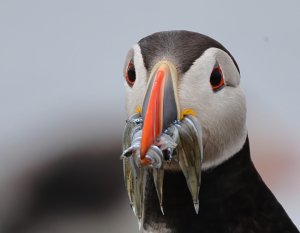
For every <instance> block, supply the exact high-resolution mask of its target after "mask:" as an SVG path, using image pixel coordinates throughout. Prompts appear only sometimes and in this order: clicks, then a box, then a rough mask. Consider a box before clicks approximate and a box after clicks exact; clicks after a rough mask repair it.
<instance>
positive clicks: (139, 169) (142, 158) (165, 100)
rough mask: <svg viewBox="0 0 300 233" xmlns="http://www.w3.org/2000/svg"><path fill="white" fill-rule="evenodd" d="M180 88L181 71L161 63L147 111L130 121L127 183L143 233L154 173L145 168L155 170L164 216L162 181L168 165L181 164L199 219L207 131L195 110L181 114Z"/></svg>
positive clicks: (125, 144)
mask: <svg viewBox="0 0 300 233" xmlns="http://www.w3.org/2000/svg"><path fill="white" fill-rule="evenodd" d="M177 83H178V73H177V70H176V67H175V66H174V65H173V64H172V63H171V62H169V61H166V60H164V61H160V62H159V63H157V64H156V65H155V66H154V67H153V69H152V70H151V73H150V75H149V79H148V84H147V88H146V93H145V96H144V100H143V106H142V110H141V111H140V112H138V113H136V114H134V115H133V116H130V117H129V118H128V119H127V121H126V126H125V130H124V134H123V153H122V155H121V158H122V159H123V171H124V181H125V186H126V189H127V192H128V196H129V200H130V205H131V207H132V209H133V211H134V213H135V215H136V216H137V218H138V220H139V225H140V227H141V220H142V217H143V216H142V215H143V206H144V192H145V177H146V176H147V175H148V173H149V169H146V168H152V175H153V180H154V184H155V187H156V191H157V195H158V199H159V205H160V208H161V211H162V213H163V214H164V210H163V179H164V171H165V169H168V166H170V163H167V161H169V162H171V163H177V164H178V165H179V167H180V168H181V170H182V172H183V174H184V176H185V178H186V182H187V186H188V188H189V190H190V193H191V195H192V199H193V202H194V208H195V211H196V213H198V209H199V200H198V199H199V198H198V196H199V190H200V181H201V162H202V159H203V143H202V127H201V125H200V122H199V121H198V119H197V118H196V117H195V114H194V112H193V111H192V110H190V109H189V110H182V111H181V110H180V106H179V100H178V94H177V92H178V88H177ZM175 151H176V153H174V152H175ZM174 154H176V155H175V156H174ZM165 155H167V156H165Z"/></svg>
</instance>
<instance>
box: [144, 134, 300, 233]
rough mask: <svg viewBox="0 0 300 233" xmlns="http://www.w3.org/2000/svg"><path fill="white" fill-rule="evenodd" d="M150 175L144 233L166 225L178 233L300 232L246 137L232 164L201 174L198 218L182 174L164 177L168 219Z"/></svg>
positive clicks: (232, 159)
mask: <svg viewBox="0 0 300 233" xmlns="http://www.w3.org/2000/svg"><path fill="white" fill-rule="evenodd" d="M151 177H152V176H149V177H148V179H147V184H146V187H147V190H146V197H145V218H144V219H145V222H144V227H145V229H147V228H149V227H150V226H151V228H152V229H153V228H155V227H156V226H157V227H158V226H159V223H165V224H166V225H167V228H170V229H172V232H179V233H194V232H204V233H205V232H209V233H218V232H220V233H226V232H228V233H230V232H234V233H245V232H246V233H247V232H249V233H250V232H251V233H252V232H253V233H254V232H255V233H270V232H272V233H274V232H275V233H276V232H278V233H288V232H289V233H293V232H299V231H298V230H297V228H296V227H295V225H294V224H293V223H292V221H291V220H290V218H289V217H288V215H287V214H286V212H285V210H284V209H283V207H282V206H281V205H280V203H279V202H278V201H277V200H276V198H275V197H274V195H273V194H272V193H271V191H270V190H269V189H268V187H267V186H266V185H265V183H264V182H263V180H262V179H261V177H260V175H259V174H258V172H257V171H256V169H255V167H254V165H253V163H252V161H251V158H250V150H249V142H248V139H247V140H246V142H245V144H244V147H243V148H242V149H241V151H240V152H238V153H237V154H236V155H234V156H233V157H232V158H230V159H229V160H228V161H226V162H224V163H223V164H221V165H220V166H218V167H216V168H214V169H211V170H208V171H205V172H203V173H202V184H201V190H200V194H199V201H200V206H199V214H198V215H196V213H195V210H194V207H193V202H192V199H191V196H190V193H189V191H188V189H187V185H186V182H185V178H184V176H183V174H182V173H181V172H166V174H165V179H164V197H165V198H164V200H163V201H164V211H165V215H162V214H161V212H160V209H159V205H158V200H157V196H156V193H155V188H154V184H153V180H152V178H151Z"/></svg>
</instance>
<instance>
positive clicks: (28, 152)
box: [0, 0, 300, 232]
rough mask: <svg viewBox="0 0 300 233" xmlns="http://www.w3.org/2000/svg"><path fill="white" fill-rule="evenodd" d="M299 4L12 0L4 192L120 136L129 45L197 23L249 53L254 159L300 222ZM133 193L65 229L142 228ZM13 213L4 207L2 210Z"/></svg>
mask: <svg viewBox="0 0 300 233" xmlns="http://www.w3.org/2000/svg"><path fill="white" fill-rule="evenodd" d="M299 10H300V2H299V1H296V0H294V1H284V2H283V1H247V2H246V1H243V2H242V1H232V0H231V1H178V2H175V1H161V2H160V1H141V0H140V1H90V0H87V1H71V0H69V1H68V0H60V1H58V0H57V1H55V0H53V1H32V0H27V1H15V0H1V2H0V107H1V114H0V151H1V153H0V197H1V195H4V194H3V193H5V192H4V191H3V190H6V192H8V193H9V191H7V190H14V185H11V184H12V183H13V181H14V180H15V179H17V178H15V177H18V176H20V174H22V171H26V170H30V169H31V168H32V167H34V166H39V165H40V164H43V163H45V162H44V161H46V160H47V159H49V157H51V156H56V155H55V154H56V153H54V152H56V151H59V150H61V149H62V148H66V147H72V146H73V145H76V144H78V143H82V142H83V141H84V142H85V141H86V142H87V141H90V140H94V139H95V138H98V139H99V143H107V142H109V143H111V142H112V141H113V142H116V143H120V138H121V132H122V129H123V125H124V119H125V110H124V90H123V77H122V67H123V61H124V58H125V55H126V53H127V51H128V49H129V48H130V47H131V46H132V45H133V44H134V43H135V42H136V41H138V40H139V39H140V38H142V37H144V36H146V35H148V34H151V33H153V32H156V31H162V30H172V29H185V30H191V31H197V32H201V33H203V34H206V35H209V36H211V37H213V38H215V39H217V40H218V41H220V42H221V43H222V44H223V45H224V46H225V47H226V48H227V49H228V50H229V51H230V52H231V53H232V54H233V56H234V57H235V59H236V60H237V62H238V64H239V66H240V70H241V75H242V82H241V85H242V87H243V89H244V90H245V92H246V96H247V103H248V121H247V122H248V129H249V136H250V143H251V150H252V157H253V159H254V162H255V164H256V166H257V168H258V170H259V171H260V173H261V174H262V177H263V179H264V180H265V181H266V182H267V184H268V186H269V187H270V188H271V190H272V191H273V192H274V194H275V195H276V197H277V198H278V199H279V201H280V202H281V203H282V205H283V206H284V207H285V209H286V210H287V212H288V214H289V215H290V217H291V218H292V219H293V221H294V222H295V224H297V226H298V228H299V227H300V201H299V196H300V185H299V177H300V169H299V165H300V156H299V151H300V145H299V138H300V137H299V136H300V121H299V118H300V111H299V100H300V94H299V85H300V81H299V62H300V60H299V53H300V45H299V41H300V26H299V22H300V14H299ZM41 154H43V156H41ZM100 156H101V155H100ZM115 166H120V164H115ZM113 179H114V178H113V177H111V182H112V183H113ZM7 187H10V189H9V188H7ZM11 192H13V191H11ZM18 195H20V196H22V195H23V194H22V192H21V193H19V194H18ZM18 195H16V198H18ZM8 196H10V195H9V194H8ZM4 197H5V195H4ZM122 198H123V199H122V200H123V201H122V202H121V203H122V204H120V206H121V207H120V208H115V207H114V208H111V209H109V210H106V212H105V214H100V215H97V217H94V218H91V217H89V218H88V219H89V220H87V221H88V223H87V222H86V221H83V220H82V219H83V218H80V217H78V216H77V217H76V218H74V219H76V220H74V219H72V218H70V219H69V220H68V221H66V222H67V223H66V224H58V226H57V229H64V230H61V232H67V230H66V229H67V228H68V229H73V230H70V232H75V230H74V229H81V231H83V230H84V231H85V232H118V231H119V230H120V229H121V228H122V229H123V230H122V232H124V231H125V232H126V231H127V232H133V231H136V232H137V227H136V221H135V219H134V217H133V216H132V213H131V211H130V210H129V207H128V206H127V199H126V196H125V197H124V196H123V197H122ZM3 200H5V198H4V199H2V200H1V201H3ZM12 203H14V201H12ZM3 206H5V207H3ZM8 209H11V206H10V205H9V204H7V205H2V207H1V205H0V213H1V211H2V212H4V213H5V212H6V211H7V210H8ZM119 213H122V215H121V214H119ZM109 216H110V217H109ZM91 219H92V220H91ZM114 219H119V220H118V222H119V223H120V225H116V224H115V222H114V221H113V220H114ZM81 221H82V222H83V223H82V224H81ZM92 221H93V222H92ZM51 225H52V226H54V225H55V224H54V223H51ZM65 225H66V226H68V227H66V226H65ZM72 227H73V228H72ZM46 229H47V224H45V225H44V227H41V228H40V229H39V230H37V232H46ZM99 229H100V230H99ZM96 230H97V231H96ZM57 232H59V230H57ZM79 232H80V231H79ZM120 232H121V230H120Z"/></svg>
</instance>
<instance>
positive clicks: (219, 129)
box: [178, 49, 247, 169]
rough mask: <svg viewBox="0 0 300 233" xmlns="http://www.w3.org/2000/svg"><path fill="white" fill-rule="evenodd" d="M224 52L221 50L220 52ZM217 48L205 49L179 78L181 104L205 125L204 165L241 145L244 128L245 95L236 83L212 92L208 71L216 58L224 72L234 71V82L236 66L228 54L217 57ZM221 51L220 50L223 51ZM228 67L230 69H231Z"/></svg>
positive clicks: (217, 161)
mask: <svg viewBox="0 0 300 233" xmlns="http://www.w3.org/2000/svg"><path fill="white" fill-rule="evenodd" d="M222 53H224V52H223V51H222V52H221V54H222ZM219 54H220V52H219V50H218V49H209V50H207V51H206V52H205V53H204V54H203V55H202V56H201V57H200V58H199V59H197V60H196V61H195V62H194V65H193V66H192V67H191V68H190V70H188V71H187V72H186V74H185V75H184V76H183V77H181V80H179V85H178V86H179V87H178V94H179V99H180V106H181V108H182V110H183V109H185V108H191V109H193V110H194V111H195V112H196V114H197V118H198V119H199V120H200V122H201V125H202V126H203V129H204V138H203V141H204V146H205V148H204V163H203V169H208V168H210V167H213V166H216V165H218V164H220V163H222V162H223V161H225V160H226V159H228V158H229V157H231V156H232V155H234V154H235V153H237V152H238V151H239V150H240V149H241V148H242V146H243V144H244V142H245V139H246V136H247V131H246V126H245V121H246V103H245V97H244V94H243V92H242V90H241V89H240V87H239V86H236V87H230V86H226V87H224V88H223V89H221V90H220V91H218V92H216V93H214V92H213V91H212V88H211V85H210V80H209V79H210V74H211V70H212V69H213V67H214V65H215V63H216V58H217V60H218V62H219V63H222V64H220V65H221V67H222V68H223V70H224V71H226V74H227V75H229V74H231V75H233V77H228V76H227V77H228V78H232V79H234V80H235V83H236V84H237V83H238V82H237V79H239V77H238V76H237V74H236V72H237V71H236V68H235V66H234V64H233V62H232V60H231V58H230V57H229V56H228V55H227V57H225V58H226V59H227V60H228V59H230V61H231V63H230V62H229V61H227V60H226V59H225V58H222V59H220V57H219ZM222 55H223V54H222ZM230 69H231V70H230Z"/></svg>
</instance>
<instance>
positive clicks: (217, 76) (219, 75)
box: [210, 66, 225, 92]
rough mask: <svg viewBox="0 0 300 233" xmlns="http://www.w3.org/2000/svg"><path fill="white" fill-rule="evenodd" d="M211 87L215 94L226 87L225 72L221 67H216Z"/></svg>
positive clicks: (212, 73) (211, 79) (212, 74)
mask: <svg viewBox="0 0 300 233" xmlns="http://www.w3.org/2000/svg"><path fill="white" fill-rule="evenodd" d="M210 85H211V88H212V89H213V91H214V92H216V91H219V90H220V89H221V88H222V87H223V86H225V81H224V76H223V72H222V69H221V67H220V66H215V67H214V68H213V70H212V72H211V75H210Z"/></svg>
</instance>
